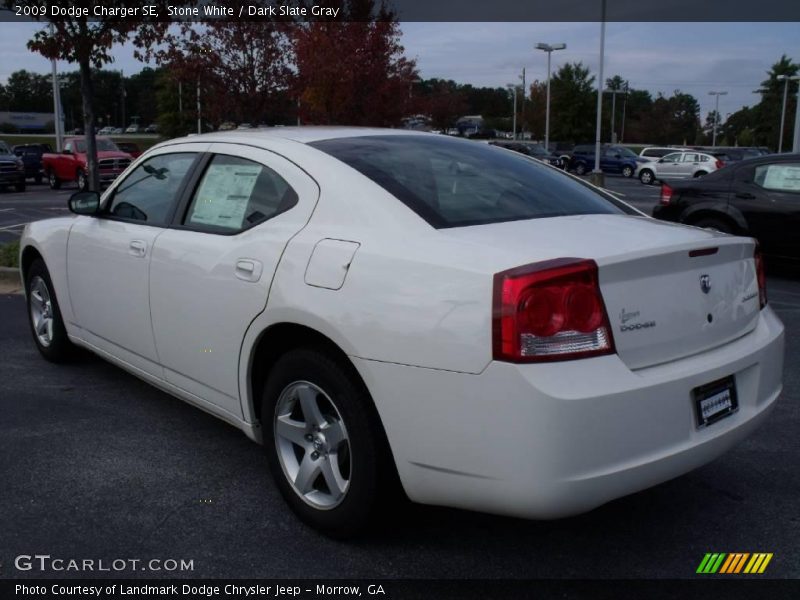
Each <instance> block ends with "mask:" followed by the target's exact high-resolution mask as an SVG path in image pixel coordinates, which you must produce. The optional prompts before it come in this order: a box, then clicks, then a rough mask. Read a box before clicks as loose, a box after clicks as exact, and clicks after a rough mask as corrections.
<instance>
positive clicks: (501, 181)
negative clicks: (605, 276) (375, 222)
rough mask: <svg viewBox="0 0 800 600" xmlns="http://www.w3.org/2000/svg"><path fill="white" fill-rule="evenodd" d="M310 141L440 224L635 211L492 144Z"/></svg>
mask: <svg viewBox="0 0 800 600" xmlns="http://www.w3.org/2000/svg"><path fill="white" fill-rule="evenodd" d="M311 145H312V146H314V147H315V148H318V149H319V150H322V151H323V152H325V153H327V154H330V155H331V156H333V157H334V158H337V159H339V160H341V161H342V162H344V163H346V164H347V165H349V166H351V167H353V168H354V169H356V170H357V171H359V172H360V173H361V174H362V175H365V176H366V177H368V178H369V179H371V180H372V181H374V182H375V183H377V184H378V185H380V186H381V187H383V188H384V189H385V190H387V191H388V192H390V193H391V194H393V195H394V196H395V197H397V198H398V199H399V200H400V201H401V202H403V203H404V204H405V205H406V206H408V207H409V208H410V209H411V210H413V211H414V212H416V213H417V214H418V215H419V216H420V217H422V218H423V219H425V220H426V221H427V222H428V223H430V224H431V225H432V226H433V227H436V228H442V227H461V226H467V225H481V224H485V223H500V222H503V221H517V220H521V219H537V218H542V217H559V216H566V215H589V214H626V213H629V212H632V211H631V210H630V209H627V207H625V206H624V205H623V204H621V203H620V204H617V203H615V202H614V201H613V200H612V199H611V198H610V197H609V198H606V197H605V196H603V195H601V194H599V193H597V192H595V191H594V190H593V189H592V188H590V187H589V186H588V185H586V184H583V183H581V182H579V181H577V180H575V179H573V178H571V177H569V176H568V175H564V174H562V173H560V172H558V171H556V170H554V169H552V168H551V167H548V166H546V165H543V164H541V163H539V162H538V161H536V160H533V159H530V158H527V157H525V156H523V155H520V154H516V153H513V152H508V151H505V150H502V149H500V148H494V147H491V146H489V145H488V144H481V143H476V142H467V141H464V140H453V139H450V138H446V137H439V136H433V135H431V136H416V135H408V136H406V135H402V136H400V135H391V136H367V137H354V138H340V139H333V140H323V141H320V142H314V143H312V144H311Z"/></svg>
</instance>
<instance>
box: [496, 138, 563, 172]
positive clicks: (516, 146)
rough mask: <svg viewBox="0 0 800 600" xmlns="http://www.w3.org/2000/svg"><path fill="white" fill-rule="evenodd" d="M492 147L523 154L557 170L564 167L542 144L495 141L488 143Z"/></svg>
mask: <svg viewBox="0 0 800 600" xmlns="http://www.w3.org/2000/svg"><path fill="white" fill-rule="evenodd" d="M489 143H490V144H491V145H492V146H499V147H501V148H506V149H508V150H513V151H514V152H519V153H520V154H524V155H525V156H531V157H533V158H536V159H539V160H540V161H542V162H543V163H547V164H548V165H552V166H554V167H558V168H559V169H563V168H564V167H565V166H566V165H564V164H563V163H562V161H561V159H560V158H559V157H558V156H557V155H555V154H553V153H552V152H549V151H548V150H547V149H546V148H545V147H544V144H537V143H535V142H503V141H496V142H489Z"/></svg>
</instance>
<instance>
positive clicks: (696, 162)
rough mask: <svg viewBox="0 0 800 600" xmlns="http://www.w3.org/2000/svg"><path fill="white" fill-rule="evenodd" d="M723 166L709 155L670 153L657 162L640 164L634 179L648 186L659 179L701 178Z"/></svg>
mask: <svg viewBox="0 0 800 600" xmlns="http://www.w3.org/2000/svg"><path fill="white" fill-rule="evenodd" d="M724 166H725V163H724V162H723V161H722V160H720V159H719V158H717V157H715V156H712V155H711V154H707V153H705V152H698V151H696V150H687V151H681V152H672V153H671V154H667V155H666V156H664V157H663V158H659V159H658V160H657V161H654V162H648V163H644V164H642V165H641V166H639V167H638V168H637V169H636V177H638V178H639V181H641V182H642V183H644V184H646V185H649V184H651V183H655V182H656V181H657V180H660V179H690V178H692V177H702V176H703V175H708V174H709V173H711V172H712V171H716V170H717V169H721V168H722V167H724Z"/></svg>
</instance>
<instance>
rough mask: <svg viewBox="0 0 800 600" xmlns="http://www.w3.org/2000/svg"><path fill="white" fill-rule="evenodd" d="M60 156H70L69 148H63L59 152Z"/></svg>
mask: <svg viewBox="0 0 800 600" xmlns="http://www.w3.org/2000/svg"><path fill="white" fill-rule="evenodd" d="M61 154H72V150H70V149H69V148H64V149H63V150H62V151H61Z"/></svg>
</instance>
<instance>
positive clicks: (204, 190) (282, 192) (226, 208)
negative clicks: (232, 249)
mask: <svg viewBox="0 0 800 600" xmlns="http://www.w3.org/2000/svg"><path fill="white" fill-rule="evenodd" d="M295 204H297V194H296V193H295V191H294V190H293V189H292V188H291V187H290V186H289V184H288V183H286V181H285V180H284V179H283V178H282V177H281V176H280V175H278V174H277V173H276V172H275V171H273V170H272V169H270V168H269V167H266V166H264V165H262V164H259V163H256V162H253V161H250V160H247V159H244V158H239V157H236V156H225V155H216V156H214V158H213V159H212V160H211V162H210V163H209V165H208V167H207V168H206V172H205V173H204V174H203V179H202V180H201V182H200V185H199V186H198V187H197V190H196V191H195V193H194V197H193V198H192V202H191V204H190V205H189V210H188V211H187V213H186V217H185V218H184V221H183V225H184V226H186V227H189V228H191V229H200V230H203V231H208V232H211V233H238V232H240V231H244V230H245V229H249V228H250V227H253V226H255V225H258V224H259V223H263V222H264V221H266V220H267V219H270V218H272V217H274V216H276V215H278V214H280V213H282V212H284V211H286V210H288V209H290V208H291V207H293V206H294V205H295Z"/></svg>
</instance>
